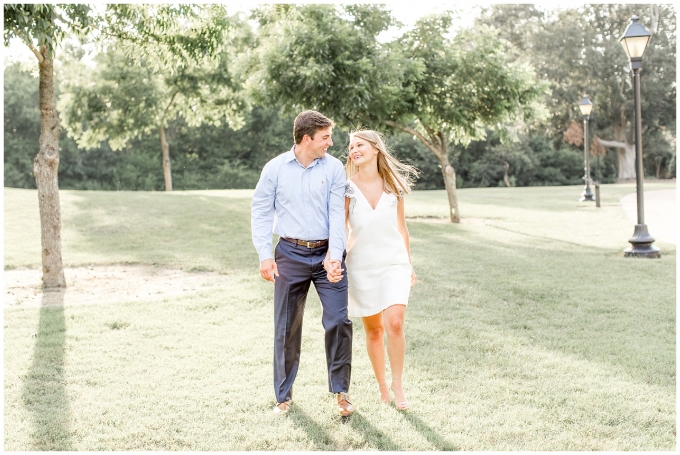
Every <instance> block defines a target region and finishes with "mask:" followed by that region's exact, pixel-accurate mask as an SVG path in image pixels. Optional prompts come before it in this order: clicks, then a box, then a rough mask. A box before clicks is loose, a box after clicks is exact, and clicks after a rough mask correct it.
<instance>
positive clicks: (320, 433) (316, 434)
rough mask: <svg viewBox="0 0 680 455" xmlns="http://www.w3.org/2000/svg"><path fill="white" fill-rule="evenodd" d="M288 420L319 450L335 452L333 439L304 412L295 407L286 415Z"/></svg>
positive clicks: (335, 447)
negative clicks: (302, 431)
mask: <svg viewBox="0 0 680 455" xmlns="http://www.w3.org/2000/svg"><path fill="white" fill-rule="evenodd" d="M288 416H289V418H290V420H292V421H293V423H294V424H295V425H296V426H298V427H300V428H301V429H302V430H304V431H305V432H306V433H307V436H308V437H309V439H311V440H312V442H313V443H314V445H315V446H316V447H317V449H319V450H337V449H338V448H337V446H336V443H335V440H334V439H333V437H332V436H331V435H330V434H329V433H328V431H326V429H325V428H324V427H323V426H322V425H319V424H318V423H316V422H315V421H314V419H312V418H311V417H309V416H308V415H307V414H305V412H304V411H303V410H302V409H300V408H299V407H296V408H295V409H294V410H292V411H291V412H289V413H288Z"/></svg>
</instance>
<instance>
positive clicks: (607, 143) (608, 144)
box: [597, 137, 630, 148]
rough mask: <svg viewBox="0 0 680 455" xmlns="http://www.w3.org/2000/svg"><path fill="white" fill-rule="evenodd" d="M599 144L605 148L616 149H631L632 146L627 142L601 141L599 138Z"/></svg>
mask: <svg viewBox="0 0 680 455" xmlns="http://www.w3.org/2000/svg"><path fill="white" fill-rule="evenodd" d="M597 142H599V143H600V144H601V145H603V146H605V147H616V148H626V147H630V144H627V143H625V142H619V141H605V140H602V139H600V138H599V137H598V138H597Z"/></svg>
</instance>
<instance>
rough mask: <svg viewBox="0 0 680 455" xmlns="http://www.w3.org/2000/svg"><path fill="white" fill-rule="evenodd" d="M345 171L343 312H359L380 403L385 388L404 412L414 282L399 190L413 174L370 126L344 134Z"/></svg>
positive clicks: (332, 275)
mask: <svg viewBox="0 0 680 455" xmlns="http://www.w3.org/2000/svg"><path fill="white" fill-rule="evenodd" d="M345 170H346V172H347V178H348V182H347V186H346V188H345V220H346V223H347V227H348V229H349V235H348V241H347V257H346V259H345V264H346V266H347V279H348V282H349V305H348V308H349V315H350V316H354V317H356V316H360V317H361V320H362V322H363V326H364V330H365V331H366V349H367V351H368V357H369V359H370V360H371V364H372V366H373V371H374V372H375V377H376V379H377V381H378V388H379V391H380V401H381V402H384V403H390V402H391V397H390V389H391V390H392V392H393V393H394V399H395V406H396V408H397V409H399V410H402V411H403V410H406V409H408V408H409V403H408V401H407V399H406V395H405V393H404V389H403V387H402V374H403V370H404V351H405V348H406V340H405V338H404V312H405V310H406V305H407V304H408V297H409V294H410V290H411V289H410V288H411V286H413V285H414V284H415V283H416V273H415V271H414V270H413V267H412V266H411V255H410V250H409V234H408V229H407V227H406V220H405V218H404V195H405V194H407V193H409V192H410V191H411V187H412V186H413V177H415V176H416V175H417V171H416V169H415V168H414V167H412V166H409V165H407V164H403V163H401V162H399V160H397V159H396V158H394V157H393V156H392V155H391V154H390V152H389V150H388V149H387V147H386V146H385V144H384V142H383V140H382V138H381V136H380V134H379V133H377V132H375V131H372V130H360V131H355V132H353V133H352V134H351V135H350V145H349V155H348V157H347V164H346V165H345ZM324 267H325V268H326V271H328V272H329V273H328V279H329V280H330V281H331V282H336V281H338V280H339V279H340V277H341V276H342V275H341V271H340V270H331V269H330V268H329V267H330V264H329V262H328V258H326V261H324ZM385 332H387V355H388V356H389V359H390V369H391V370H392V383H391V386H390V387H389V388H388V385H387V379H386V376H385V346H384V344H383V337H384V334H385Z"/></svg>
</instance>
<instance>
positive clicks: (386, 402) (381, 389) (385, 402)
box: [378, 383, 392, 404]
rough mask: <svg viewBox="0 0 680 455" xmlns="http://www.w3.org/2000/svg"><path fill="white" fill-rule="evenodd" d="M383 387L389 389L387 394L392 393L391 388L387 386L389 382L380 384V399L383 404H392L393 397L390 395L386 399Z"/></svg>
mask: <svg viewBox="0 0 680 455" xmlns="http://www.w3.org/2000/svg"><path fill="white" fill-rule="evenodd" d="M383 389H387V396H388V397H389V395H390V389H389V388H388V387H387V383H385V384H378V401H379V402H380V403H382V404H390V403H391V402H392V397H390V398H389V399H388V400H385V399H384V398H383V393H382V391H383Z"/></svg>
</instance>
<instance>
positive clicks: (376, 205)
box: [349, 179, 385, 212]
mask: <svg viewBox="0 0 680 455" xmlns="http://www.w3.org/2000/svg"><path fill="white" fill-rule="evenodd" d="M349 181H350V182H352V184H353V185H354V186H355V187H356V188H357V190H358V191H359V192H360V193H361V196H362V197H363V198H364V201H366V203H367V204H368V206H369V207H370V208H371V210H373V211H374V212H375V210H376V209H377V208H378V205H379V204H380V201H382V198H383V195H384V194H385V190H383V191H382V193H380V197H379V198H378V202H376V203H375V207H373V206H372V205H371V203H370V202H369V201H368V198H367V197H366V195H365V194H364V192H363V191H361V188H359V185H357V184H356V182H355V181H354V180H352V179H350V180H349Z"/></svg>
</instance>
